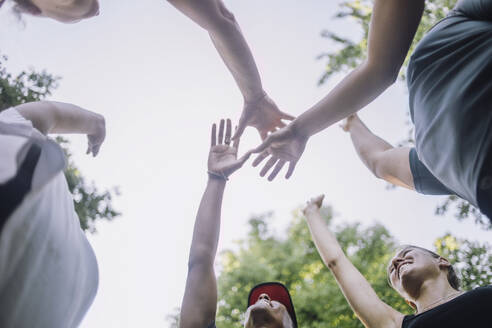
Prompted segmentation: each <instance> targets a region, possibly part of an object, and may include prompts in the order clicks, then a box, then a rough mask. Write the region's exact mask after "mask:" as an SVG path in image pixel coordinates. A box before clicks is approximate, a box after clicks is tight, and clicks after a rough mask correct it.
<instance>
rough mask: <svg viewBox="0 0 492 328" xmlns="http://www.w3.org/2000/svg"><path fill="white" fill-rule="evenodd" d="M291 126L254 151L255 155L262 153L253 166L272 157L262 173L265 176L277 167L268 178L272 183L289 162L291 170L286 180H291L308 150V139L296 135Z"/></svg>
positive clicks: (267, 139) (288, 171) (276, 133)
mask: <svg viewBox="0 0 492 328" xmlns="http://www.w3.org/2000/svg"><path fill="white" fill-rule="evenodd" d="M291 126H292V124H290V125H288V126H286V127H285V128H283V129H280V130H278V131H277V132H274V133H272V134H270V135H269V136H268V137H267V138H266V139H265V141H263V143H262V144H261V145H260V146H258V147H257V148H255V149H253V150H252V152H253V153H260V154H259V155H258V156H257V157H256V159H255V160H254V162H253V166H257V165H258V164H260V163H261V162H262V161H263V160H264V159H265V158H267V157H268V156H270V158H269V159H268V161H267V162H266V163H265V165H264V166H263V168H262V169H261V171H260V175H261V176H265V174H266V173H267V172H268V171H269V170H270V169H271V168H272V167H273V166H274V165H275V167H274V168H273V170H272V172H271V173H270V175H269V176H268V180H270V181H272V180H273V179H275V177H276V176H277V174H278V173H279V172H280V170H281V169H282V167H283V166H284V165H285V164H286V163H287V162H289V168H288V170H287V173H286V175H285V178H286V179H288V178H290V176H291V175H292V173H293V172H294V169H295V167H296V164H297V162H298V161H299V158H300V157H301V155H302V153H303V152H304V149H305V148H306V143H307V140H308V138H307V137H304V136H300V135H298V134H296V133H295V131H294V129H293V128H291Z"/></svg>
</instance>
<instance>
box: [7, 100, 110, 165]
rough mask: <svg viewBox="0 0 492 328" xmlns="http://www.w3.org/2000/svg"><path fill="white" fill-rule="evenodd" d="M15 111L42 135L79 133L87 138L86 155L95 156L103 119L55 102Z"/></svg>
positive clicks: (27, 105) (101, 140)
mask: <svg viewBox="0 0 492 328" xmlns="http://www.w3.org/2000/svg"><path fill="white" fill-rule="evenodd" d="M15 108H16V109H17V111H18V112H19V113H20V114H21V115H22V116H23V117H24V118H25V119H27V120H29V121H31V122H32V124H33V126H34V127H35V128H36V129H37V130H39V131H40V132H41V133H43V134H49V133H81V134H86V135H87V138H88V147H87V153H88V154H89V153H92V154H93V156H96V155H97V153H98V152H99V148H100V147H101V145H102V143H103V141H104V138H105V137H106V126H105V120H104V117H103V116H102V115H100V114H97V113H94V112H91V111H88V110H86V109H83V108H81V107H78V106H75V105H72V104H67V103H62V102H56V101H37V102H30V103H26V104H22V105H19V106H16V107H15Z"/></svg>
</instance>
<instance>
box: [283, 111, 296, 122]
mask: <svg viewBox="0 0 492 328" xmlns="http://www.w3.org/2000/svg"><path fill="white" fill-rule="evenodd" d="M280 113H281V116H282V119H283V120H289V121H292V120H294V119H295V118H296V117H295V116H292V115H290V114H287V113H284V112H280Z"/></svg>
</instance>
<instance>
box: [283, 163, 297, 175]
mask: <svg viewBox="0 0 492 328" xmlns="http://www.w3.org/2000/svg"><path fill="white" fill-rule="evenodd" d="M296 164H297V162H295V161H290V163H289V169H288V170H287V173H286V174H285V178H286V179H288V178H290V176H291V175H292V173H293V172H294V169H295V168H296Z"/></svg>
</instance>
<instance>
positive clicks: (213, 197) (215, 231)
mask: <svg viewBox="0 0 492 328" xmlns="http://www.w3.org/2000/svg"><path fill="white" fill-rule="evenodd" d="M225 184H226V182H225V180H222V179H220V178H209V179H208V182H207V187H206V189H205V192H204V194H203V197H202V200H201V202H200V207H199V209H198V214H197V216H196V220H195V227H194V229H193V239H192V243H191V249H190V258H189V265H190V266H193V265H197V264H202V265H206V266H213V263H214V259H215V255H216V253H217V244H218V241H219V232H220V216H221V207H222V197H223V194H224V189H225Z"/></svg>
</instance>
